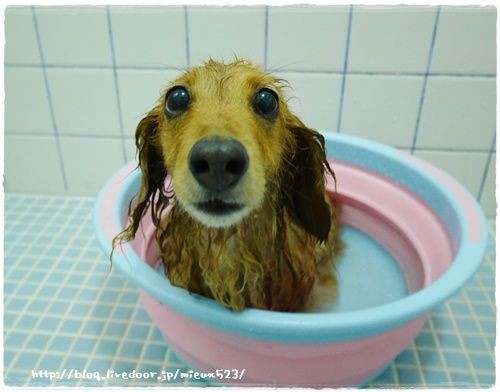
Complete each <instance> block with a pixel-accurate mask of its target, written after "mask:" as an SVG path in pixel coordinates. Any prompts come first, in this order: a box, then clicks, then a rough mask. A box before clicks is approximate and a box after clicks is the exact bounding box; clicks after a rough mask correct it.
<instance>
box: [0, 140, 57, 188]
mask: <svg viewBox="0 0 500 392" xmlns="http://www.w3.org/2000/svg"><path fill="white" fill-rule="evenodd" d="M58 157H59V154H58V152H57V145H56V141H55V137H45V136H21V135H6V136H5V179H6V181H7V182H8V184H9V192H19V193H48V194H61V193H64V182H63V175H62V170H61V165H60V163H59V158H58Z"/></svg>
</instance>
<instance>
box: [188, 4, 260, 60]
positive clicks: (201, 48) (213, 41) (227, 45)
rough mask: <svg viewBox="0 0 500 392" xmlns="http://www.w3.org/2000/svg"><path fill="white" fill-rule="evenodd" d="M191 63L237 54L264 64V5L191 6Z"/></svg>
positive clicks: (230, 56) (232, 56)
mask: <svg viewBox="0 0 500 392" xmlns="http://www.w3.org/2000/svg"><path fill="white" fill-rule="evenodd" d="M188 18H189V22H188V23H189V43H190V55H191V64H192V65H199V64H200V63H202V62H203V61H205V60H208V58H210V57H211V58H213V59H214V60H224V61H226V62H230V61H232V60H233V59H234V57H235V56H238V57H240V58H245V59H248V60H251V61H252V62H254V63H257V64H261V65H263V64H264V23H265V8H264V7H261V6H259V7H255V6H254V7H189V9H188Z"/></svg>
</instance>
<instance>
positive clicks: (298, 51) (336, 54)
mask: <svg viewBox="0 0 500 392" xmlns="http://www.w3.org/2000/svg"><path fill="white" fill-rule="evenodd" d="M348 20H349V8H348V7H346V6H340V7H339V6H335V7H331V6H329V7H326V6H293V7H271V8H270V9H269V43H268V68H270V69H278V70H289V71H290V70H291V71H296V70H312V71H342V70H343V69H344V57H345V45H346V34H347V25H348Z"/></svg>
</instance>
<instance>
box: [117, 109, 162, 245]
mask: <svg viewBox="0 0 500 392" xmlns="http://www.w3.org/2000/svg"><path fill="white" fill-rule="evenodd" d="M158 132H159V115H158V114H157V111H155V110H154V109H153V110H152V111H151V112H150V113H148V115H147V116H146V117H144V118H143V119H142V120H141V121H140V122H139V124H138V125H137V129H136V132H135V145H136V147H137V153H138V160H139V165H138V167H139V169H140V170H141V172H142V178H141V188H140V192H139V195H138V196H137V197H136V198H135V199H134V200H132V201H131V203H130V207H129V216H130V217H131V218H132V221H131V223H130V225H129V227H128V228H127V229H126V230H125V231H124V232H123V233H122V234H123V237H124V238H123V239H125V240H131V239H132V238H134V236H135V233H136V232H137V229H138V228H139V223H140V221H141V219H142V217H143V216H144V214H145V213H146V211H147V209H148V208H149V207H150V206H151V217H152V220H153V223H154V225H155V226H157V227H158V226H159V224H160V217H161V213H162V212H163V210H164V209H165V207H166V206H167V205H168V195H167V193H166V191H165V189H164V182H165V178H166V176H167V168H166V167H165V162H164V159H163V155H162V153H161V149H160V148H161V147H160V144H159V140H158V137H159V134H158ZM134 202H135V204H134Z"/></svg>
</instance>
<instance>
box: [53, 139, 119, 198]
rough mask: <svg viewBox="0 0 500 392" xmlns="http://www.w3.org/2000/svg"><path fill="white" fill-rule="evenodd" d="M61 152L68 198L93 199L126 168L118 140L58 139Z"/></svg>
mask: <svg viewBox="0 0 500 392" xmlns="http://www.w3.org/2000/svg"><path fill="white" fill-rule="evenodd" d="M61 149H62V156H63V160H64V167H65V169H66V176H67V179H68V193H69V194H71V195H85V196H96V195H97V193H98V192H99V190H100V189H101V187H102V186H103V185H104V183H105V182H106V180H107V179H108V178H109V177H110V176H111V175H112V174H113V173H114V172H115V171H117V170H118V169H119V168H120V167H121V166H123V165H124V164H125V162H124V161H123V149H122V142H121V140H120V139H105V138H80V137H61Z"/></svg>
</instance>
